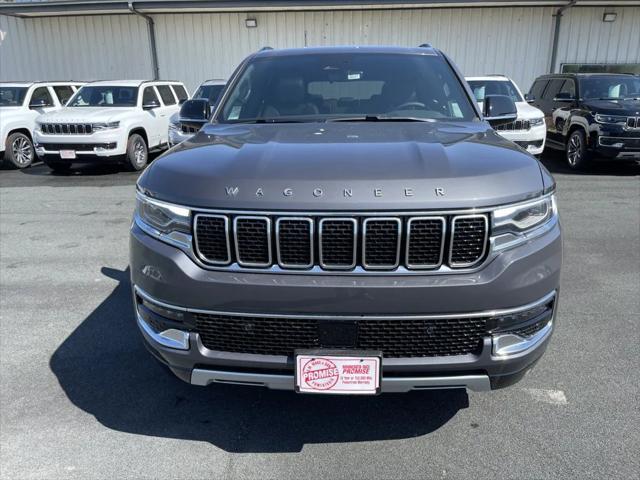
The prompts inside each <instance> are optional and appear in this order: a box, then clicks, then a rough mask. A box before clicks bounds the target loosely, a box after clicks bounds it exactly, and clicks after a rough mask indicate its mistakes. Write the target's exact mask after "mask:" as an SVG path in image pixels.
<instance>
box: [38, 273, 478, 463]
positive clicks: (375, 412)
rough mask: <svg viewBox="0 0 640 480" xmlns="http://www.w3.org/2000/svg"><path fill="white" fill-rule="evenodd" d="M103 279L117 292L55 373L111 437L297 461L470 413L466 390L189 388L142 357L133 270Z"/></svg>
mask: <svg viewBox="0 0 640 480" xmlns="http://www.w3.org/2000/svg"><path fill="white" fill-rule="evenodd" d="M102 273H103V274H104V275H105V276H108V277H110V278H112V279H115V280H117V281H118V282H119V283H118V286H117V287H116V288H115V290H114V291H113V292H112V293H111V294H110V295H109V297H108V298H106V299H105V300H104V301H103V302H102V303H101V304H100V305H99V306H98V307H97V308H96V309H95V310H94V311H93V312H92V313H91V314H90V315H89V316H88V317H87V318H86V319H85V320H84V321H83V322H82V324H80V326H78V328H77V329H76V330H75V331H73V332H72V333H71V334H70V335H69V337H68V338H67V339H66V340H65V341H64V342H63V343H62V344H61V345H60V346H59V347H58V349H57V350H56V351H55V352H54V354H53V355H52V357H51V360H50V367H51V370H52V371H53V373H54V374H55V375H56V377H57V378H58V381H59V383H60V386H61V387H62V389H63V390H64V392H65V394H66V395H67V397H68V398H69V399H70V400H71V402H72V403H73V404H74V405H76V406H77V407H78V408H80V409H82V410H83V411H85V412H87V413H89V414H91V415H93V416H94V417H95V418H96V419H97V420H98V421H99V422H100V423H102V424H103V425H104V426H106V427H107V428H111V429H114V430H118V431H122V432H127V433H133V434H139V435H152V436H158V437H167V438H176V439H187V440H199V441H204V442H209V443H211V444H212V445H215V446H216V447H219V448H221V449H223V450H225V451H227V452H237V453H249V452H299V451H301V450H302V448H303V447H304V445H305V444H315V443H335V442H363V441H374V440H388V439H403V438H411V437H417V436H422V435H426V434H428V433H430V432H433V431H435V430H437V429H438V428H440V427H441V426H442V425H444V424H446V423H447V422H448V421H449V420H450V419H451V418H452V417H453V416H455V414H456V413H457V412H458V411H459V410H461V409H464V408H467V407H468V406H469V400H468V396H467V393H466V391H465V390H440V391H425V392H412V393H410V394H387V395H382V396H378V397H365V398H363V397H332V396H326V397H318V396H304V395H298V394H295V393H293V392H277V391H270V390H267V389H264V388H256V387H242V386H231V385H220V384H218V385H212V386H210V387H196V386H191V385H188V384H186V383H184V382H182V381H181V380H178V379H177V378H176V377H174V376H173V374H172V373H171V372H169V370H168V369H166V368H165V367H164V366H162V365H161V364H159V363H158V362H157V361H156V360H155V359H153V358H152V357H151V355H150V354H149V353H148V352H147V351H146V350H145V348H144V346H143V344H142V340H141V338H140V334H139V332H138V330H137V326H136V325H135V321H134V316H133V305H132V303H133V302H132V296H131V290H130V282H129V270H128V269H127V270H125V271H121V270H116V269H112V268H106V267H104V268H102Z"/></svg>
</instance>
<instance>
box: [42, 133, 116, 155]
mask: <svg viewBox="0 0 640 480" xmlns="http://www.w3.org/2000/svg"><path fill="white" fill-rule="evenodd" d="M34 137H35V138H34V140H35V150H36V154H37V155H38V157H41V158H60V151H61V150H73V151H74V152H75V154H76V157H77V158H76V159H73V160H71V161H72V162H82V161H91V160H95V159H99V158H104V157H117V156H122V155H124V154H126V153H127V141H126V137H125V138H124V139H123V137H122V131H120V129H114V130H105V131H100V132H94V133H93V134H91V135H70V134H67V135H51V134H46V135H45V134H43V133H41V132H38V131H36V132H35V135H34Z"/></svg>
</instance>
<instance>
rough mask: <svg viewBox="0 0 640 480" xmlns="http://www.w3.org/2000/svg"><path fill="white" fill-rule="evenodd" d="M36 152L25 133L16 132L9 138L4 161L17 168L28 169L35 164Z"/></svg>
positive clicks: (6, 143)
mask: <svg viewBox="0 0 640 480" xmlns="http://www.w3.org/2000/svg"><path fill="white" fill-rule="evenodd" d="M34 158H35V150H34V149H33V143H31V139H30V138H29V137H28V136H27V135H25V134H24V133H20V132H16V133H12V134H11V135H9V136H8V137H7V141H6V142H5V150H4V161H5V162H8V163H9V164H10V165H11V166H13V167H15V168H27V167H28V166H29V165H31V164H32V163H33V159H34Z"/></svg>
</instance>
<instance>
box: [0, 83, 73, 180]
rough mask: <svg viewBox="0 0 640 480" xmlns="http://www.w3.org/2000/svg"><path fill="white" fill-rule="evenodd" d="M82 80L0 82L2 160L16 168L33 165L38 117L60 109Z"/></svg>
mask: <svg viewBox="0 0 640 480" xmlns="http://www.w3.org/2000/svg"><path fill="white" fill-rule="evenodd" d="M81 85H82V83H81V82H10V83H9V82H7V83H0V159H2V160H3V161H4V162H6V163H9V164H10V165H12V166H13V167H16V168H25V167H28V166H29V165H31V163H32V162H33V160H34V158H35V154H34V152H33V131H34V129H35V126H36V118H37V117H38V116H39V115H41V114H43V113H47V112H52V111H54V110H58V109H60V108H61V107H62V106H63V105H64V104H65V103H67V101H68V100H69V99H70V98H71V97H72V96H73V94H74V93H76V91H77V90H78V89H79V88H80V86H81Z"/></svg>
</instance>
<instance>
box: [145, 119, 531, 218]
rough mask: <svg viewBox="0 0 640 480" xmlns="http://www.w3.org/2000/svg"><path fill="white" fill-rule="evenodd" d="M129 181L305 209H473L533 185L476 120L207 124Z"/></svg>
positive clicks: (186, 195)
mask: <svg viewBox="0 0 640 480" xmlns="http://www.w3.org/2000/svg"><path fill="white" fill-rule="evenodd" d="M138 185H139V186H140V188H142V189H143V190H144V191H146V192H147V193H148V194H150V195H152V196H154V197H156V198H158V199H161V200H165V201H169V202H175V203H179V204H183V205H188V206H194V207H207V208H223V209H256V210H260V209H273V210H307V211H309V210H310V211H318V210H411V209H416V210H417V209H445V208H470V207H482V206H491V205H497V204H503V203H508V202H513V201H518V200H523V199H527V198H531V197H533V196H536V195H539V194H540V193H541V191H542V189H543V185H542V177H541V172H540V167H539V164H538V162H537V160H536V159H535V158H533V157H532V156H531V155H529V154H527V153H524V152H522V151H521V150H520V149H519V148H518V147H516V146H515V145H514V144H512V143H511V142H508V141H506V140H504V139H503V138H502V137H500V136H499V135H497V134H496V133H495V132H494V131H493V130H492V129H491V128H490V127H489V125H488V124H486V123H481V122H473V123H463V124H456V123H443V122H437V123H427V122H412V123H398V122H395V123H394V122H358V123H346V122H329V123H299V124H294V123H292V124H258V125H255V124H252V125H247V124H242V125H212V124H208V125H206V126H205V127H204V128H203V129H202V130H201V131H200V132H199V133H198V134H197V135H196V136H194V137H192V139H190V140H187V141H185V142H183V143H181V144H180V145H177V146H176V147H174V148H173V149H171V150H169V152H167V153H166V154H164V155H163V156H162V157H159V158H158V159H156V160H155V161H154V162H153V163H152V164H151V166H150V167H149V168H148V169H147V170H146V171H145V173H144V174H143V175H142V176H141V177H140V179H139V181H138Z"/></svg>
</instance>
